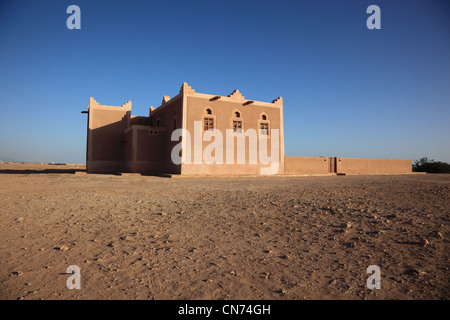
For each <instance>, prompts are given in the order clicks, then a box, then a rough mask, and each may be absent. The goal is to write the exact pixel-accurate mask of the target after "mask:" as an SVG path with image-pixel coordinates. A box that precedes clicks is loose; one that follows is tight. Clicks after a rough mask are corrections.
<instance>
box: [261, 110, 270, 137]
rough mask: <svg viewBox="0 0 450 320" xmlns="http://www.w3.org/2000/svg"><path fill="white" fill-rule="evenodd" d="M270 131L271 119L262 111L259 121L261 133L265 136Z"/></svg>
mask: <svg viewBox="0 0 450 320" xmlns="http://www.w3.org/2000/svg"><path fill="white" fill-rule="evenodd" d="M269 132H270V121H269V118H268V117H267V114H265V113H262V114H261V115H260V121H259V133H260V134H261V135H264V136H268V135H269Z"/></svg>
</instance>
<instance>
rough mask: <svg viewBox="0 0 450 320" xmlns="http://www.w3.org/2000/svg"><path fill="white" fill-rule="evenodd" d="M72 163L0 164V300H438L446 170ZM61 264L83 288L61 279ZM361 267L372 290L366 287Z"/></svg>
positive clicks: (445, 255)
mask: <svg viewBox="0 0 450 320" xmlns="http://www.w3.org/2000/svg"><path fill="white" fill-rule="evenodd" d="M80 168H83V166H73V165H72V166H69V165H67V166H48V165H32V164H22V165H21V164H0V213H1V216H0V232H1V239H2V241H1V246H0V259H1V268H0V298H2V299H448V298H449V292H450V286H449V239H450V232H449V231H450V230H449V221H450V202H449V187H450V175H394V176H327V177H284V178H280V177H253V178H251V177H248V178H181V179H168V178H159V177H140V176H128V177H121V176H116V175H75V174H73V173H71V172H73V170H75V169H80ZM25 170H28V171H25ZM41 170H47V171H44V172H43V171H41ZM49 170H51V171H49ZM58 170H62V171H61V172H62V173H54V172H57V171H58ZM70 265H78V266H79V267H80V268H81V289H80V290H76V289H75V290H69V289H68V288H67V286H66V280H67V278H68V277H69V275H68V274H66V269H67V267H68V266H70ZM369 265H378V266H379V267H380V270H381V289H379V290H369V289H368V288H366V280H367V277H368V276H369V275H368V274H367V273H366V271H367V267H368V266H369Z"/></svg>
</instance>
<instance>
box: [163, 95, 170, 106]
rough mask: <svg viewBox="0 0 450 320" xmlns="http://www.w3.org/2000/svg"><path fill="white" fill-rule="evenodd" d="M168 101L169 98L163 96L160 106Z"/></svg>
mask: <svg viewBox="0 0 450 320" xmlns="http://www.w3.org/2000/svg"><path fill="white" fill-rule="evenodd" d="M169 100H170V97H169V96H163V99H162V102H161V105H163V104H165V103H167V102H168V101H169Z"/></svg>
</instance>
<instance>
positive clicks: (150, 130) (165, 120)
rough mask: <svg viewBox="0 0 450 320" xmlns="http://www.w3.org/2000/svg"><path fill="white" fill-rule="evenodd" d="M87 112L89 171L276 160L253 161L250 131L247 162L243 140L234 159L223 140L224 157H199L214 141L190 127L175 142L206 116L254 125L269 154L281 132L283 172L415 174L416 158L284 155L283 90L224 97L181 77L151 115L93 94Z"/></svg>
mask: <svg viewBox="0 0 450 320" xmlns="http://www.w3.org/2000/svg"><path fill="white" fill-rule="evenodd" d="M84 113H86V111H84ZM87 113H88V121H87V122H88V124H87V150H86V166H87V172H88V173H120V172H130V173H142V174H178V175H260V174H261V169H262V168H264V167H268V166H270V164H267V163H266V164H263V163H261V162H260V161H256V163H255V162H254V161H252V159H251V150H250V149H249V148H250V145H251V143H250V141H247V140H250V138H249V137H247V138H248V139H246V140H245V141H246V143H245V145H244V146H242V145H241V149H242V148H245V149H243V150H245V152H244V155H245V161H242V160H243V159H242V158H241V161H238V159H237V158H236V157H237V156H238V150H237V148H238V143H234V145H233V146H232V148H234V153H233V155H234V159H227V160H231V161H226V160H225V158H226V157H228V155H226V152H227V151H230V150H226V148H227V146H226V145H225V143H224V144H223V149H224V150H223V158H224V160H223V161H220V162H214V163H205V162H204V161H200V162H199V161H197V160H196V159H194V155H195V153H196V152H197V154H198V152H200V153H202V152H203V151H205V148H208V145H209V144H210V143H211V142H208V141H202V142H201V143H200V144H199V143H198V142H196V141H194V134H186V133H183V134H182V135H181V136H180V139H179V140H177V141H172V140H173V139H172V133H173V131H174V130H176V129H185V130H184V131H183V132H188V133H194V131H195V130H196V129H197V130H198V125H197V128H195V124H196V123H197V124H199V123H201V129H200V130H202V132H205V131H208V130H212V129H218V131H220V132H223V133H225V132H226V131H227V129H228V130H229V131H231V132H233V133H235V134H236V135H239V134H244V133H245V132H249V129H253V130H254V132H256V134H257V136H258V137H263V138H264V139H266V141H267V146H268V154H269V155H271V156H275V155H276V154H271V152H274V151H273V150H272V149H271V148H270V146H271V139H277V141H274V142H277V143H276V145H277V146H278V148H276V151H275V152H278V156H277V157H272V158H274V159H275V158H277V159H278V161H279V163H278V165H277V167H276V172H275V174H278V175H282V174H285V175H315V174H317V175H320V174H406V173H411V160H394V159H354V158H342V157H338V156H336V157H289V156H285V153H284V130H283V99H282V98H281V97H279V98H277V99H275V100H273V101H272V102H261V101H254V100H249V99H246V98H245V97H244V96H243V95H242V94H241V93H240V92H239V90H235V91H233V92H232V93H231V94H230V95H228V96H226V97H225V96H219V95H212V94H204V93H198V92H195V90H194V89H192V88H191V87H190V86H189V85H188V84H187V83H183V85H182V86H181V90H180V92H179V93H178V94H177V95H176V96H175V97H173V98H170V97H169V96H164V97H163V100H162V103H161V105H160V106H159V107H157V108H153V107H150V108H149V115H148V116H132V115H131V101H128V102H127V103H125V104H123V105H122V106H107V105H100V104H99V103H98V102H97V101H96V100H95V99H94V98H90V101H89V107H88V111H87ZM272 129H278V134H277V135H272V134H271V132H272ZM213 131H214V130H213ZM250 131H251V130H250ZM213 139H214V138H213ZM244 139H245V138H244ZM224 140H225V139H224ZM177 145H179V146H181V148H180V149H181V151H180V157H181V161H180V163H176V162H174V161H173V158H172V150H173V149H174V147H176V146H177ZM187 148H189V150H187ZM228 148H229V147H228ZM241 151H242V150H241ZM215 152H216V153H217V150H216V151H215Z"/></svg>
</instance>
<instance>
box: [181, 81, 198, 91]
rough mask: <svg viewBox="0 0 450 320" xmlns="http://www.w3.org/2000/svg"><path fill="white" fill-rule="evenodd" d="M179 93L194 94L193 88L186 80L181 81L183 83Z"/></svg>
mask: <svg viewBox="0 0 450 320" xmlns="http://www.w3.org/2000/svg"><path fill="white" fill-rule="evenodd" d="M180 93H181V94H194V93H195V90H194V89H192V87H191V86H189V85H188V84H187V82H183V84H182V85H181V89H180Z"/></svg>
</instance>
